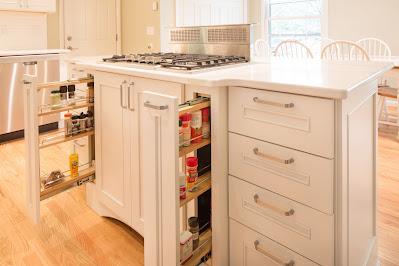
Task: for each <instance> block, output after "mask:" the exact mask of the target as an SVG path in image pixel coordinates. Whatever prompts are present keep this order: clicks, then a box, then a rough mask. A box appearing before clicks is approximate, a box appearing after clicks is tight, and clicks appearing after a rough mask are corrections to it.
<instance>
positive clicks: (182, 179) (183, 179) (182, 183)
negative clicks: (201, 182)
mask: <svg viewBox="0 0 399 266" xmlns="http://www.w3.org/2000/svg"><path fill="white" fill-rule="evenodd" d="M186 189H187V188H186V176H185V175H184V173H180V174H179V195H180V199H185V198H186V197H187V193H186Z"/></svg>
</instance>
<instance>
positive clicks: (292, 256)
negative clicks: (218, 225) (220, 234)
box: [230, 219, 318, 266]
mask: <svg viewBox="0 0 399 266" xmlns="http://www.w3.org/2000/svg"><path fill="white" fill-rule="evenodd" d="M230 263H231V266H253V265H292V266H293V265H295V266H316V265H318V264H316V263H314V262H312V261H311V260H309V259H307V258H305V257H303V256H301V255H299V254H298V253H296V252H294V251H292V250H289V249H288V248H286V247H284V246H282V245H280V244H278V243H276V242H274V241H273V240H270V239H269V238H267V237H265V236H263V235H261V234H259V233H258V232H255V231H253V230H251V229H249V228H248V227H246V226H244V225H242V224H240V223H238V222H236V221H234V220H233V219H230ZM289 263H291V264H289Z"/></svg>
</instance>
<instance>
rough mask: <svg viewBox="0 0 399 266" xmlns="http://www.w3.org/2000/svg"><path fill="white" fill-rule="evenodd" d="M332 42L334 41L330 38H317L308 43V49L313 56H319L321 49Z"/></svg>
mask: <svg viewBox="0 0 399 266" xmlns="http://www.w3.org/2000/svg"><path fill="white" fill-rule="evenodd" d="M333 42H335V41H334V40H332V39H328V38H321V39H318V40H317V41H315V42H314V43H312V44H311V45H310V47H309V49H310V51H311V52H312V54H313V56H314V57H315V58H320V56H321V51H323V49H324V47H326V46H327V45H329V44H330V43H333Z"/></svg>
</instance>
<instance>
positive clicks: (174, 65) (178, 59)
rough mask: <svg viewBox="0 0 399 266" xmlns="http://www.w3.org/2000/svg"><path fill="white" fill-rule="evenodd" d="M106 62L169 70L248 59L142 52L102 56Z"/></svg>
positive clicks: (237, 62)
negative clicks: (109, 56) (108, 56)
mask: <svg viewBox="0 0 399 266" xmlns="http://www.w3.org/2000/svg"><path fill="white" fill-rule="evenodd" d="M103 61H104V62H106V63H130V64H132V66H133V67H134V66H138V65H148V66H152V68H166V69H171V70H182V71H187V70H188V71H191V70H201V69H212V68H215V67H220V66H227V65H233V64H239V63H246V62H248V60H247V59H246V58H245V57H243V56H221V55H203V54H182V53H144V54H129V55H114V56H112V57H111V58H103Z"/></svg>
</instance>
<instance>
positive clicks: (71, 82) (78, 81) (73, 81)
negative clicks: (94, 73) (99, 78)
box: [37, 78, 94, 91]
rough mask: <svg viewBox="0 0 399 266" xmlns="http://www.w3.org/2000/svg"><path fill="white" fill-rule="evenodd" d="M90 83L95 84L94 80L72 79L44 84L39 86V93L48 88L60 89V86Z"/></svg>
mask: <svg viewBox="0 0 399 266" xmlns="http://www.w3.org/2000/svg"><path fill="white" fill-rule="evenodd" d="M90 82H94V79H93V78H81V79H70V80H67V81H57V82H48V83H44V84H38V85H37V91H40V90H41V89H46V88H53V87H60V86H66V85H76V84H81V83H90Z"/></svg>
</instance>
